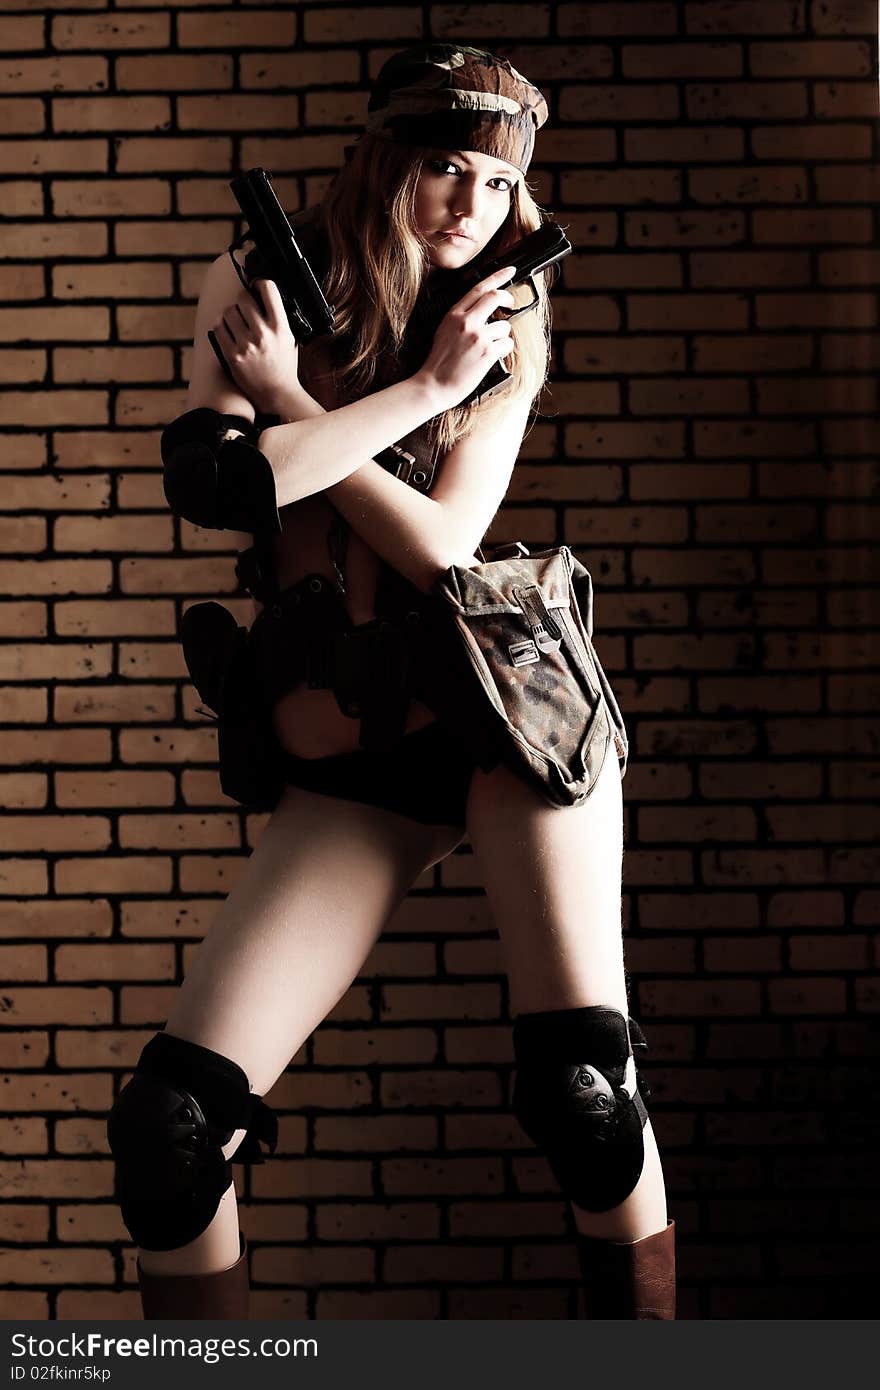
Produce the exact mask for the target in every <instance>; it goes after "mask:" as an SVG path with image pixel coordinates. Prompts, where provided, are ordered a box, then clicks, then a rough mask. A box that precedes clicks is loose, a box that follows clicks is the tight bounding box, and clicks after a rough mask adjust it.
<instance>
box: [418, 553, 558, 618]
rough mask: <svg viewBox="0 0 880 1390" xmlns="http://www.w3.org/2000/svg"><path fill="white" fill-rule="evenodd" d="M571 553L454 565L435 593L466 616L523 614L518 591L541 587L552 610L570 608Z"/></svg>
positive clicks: (439, 583) (435, 587) (542, 554)
mask: <svg viewBox="0 0 880 1390" xmlns="http://www.w3.org/2000/svg"><path fill="white" fill-rule="evenodd" d="M571 558H572V556H571V551H570V550H569V549H568V547H567V546H564V545H563V546H560V547H559V549H557V550H546V551H543V552H541V553H539V554H537V555H529V556H524V555H518V556H511V557H510V558H509V559H506V560H489V561H487V562H486V563H485V564H483V565H477V566H475V567H474V568H472V569H467V568H465V567H464V566H462V565H451V566H450V567H449V569H448V570H446V572H445V573H444V574H442V575H441V576H440V577H439V579H438V580H437V582H436V584H435V586H434V592H435V593H436V594H437V595H438V596H439V597H442V598H444V599H445V600H446V601H447V602H448V603H451V604H453V605H454V607H456V608H458V609H459V610H460V611H461V612H462V613H464V614H467V613H470V614H473V615H475V616H476V615H478V614H483V613H520V612H521V611H522V610H521V608H520V605H519V604H518V603H517V601H516V599H515V597H514V592H513V591H514V589H516V588H528V587H529V586H530V585H532V584H536V585H538V587H539V588H540V590H541V596H542V598H543V600H544V603H545V604H546V606H547V607H548V608H567V607H568V606H569V604H570V602H571V586H570V575H571Z"/></svg>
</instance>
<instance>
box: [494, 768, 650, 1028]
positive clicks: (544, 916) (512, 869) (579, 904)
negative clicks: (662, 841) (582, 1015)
mask: <svg viewBox="0 0 880 1390" xmlns="http://www.w3.org/2000/svg"><path fill="white" fill-rule="evenodd" d="M467 819H468V832H469V834H470V839H471V845H472V847H473V851H474V854H475V856H476V858H477V862H478V867H479V870H480V873H481V877H482V881H483V884H484V887H485V890H486V896H487V898H488V899H489V905H490V908H491V912H492V916H493V919H494V922H495V925H496V927H497V930H498V934H499V936H500V938H501V944H502V949H503V952H504V956H505V963H506V966H507V971H508V978H509V981H510V995H511V1007H512V1010H513V1012H514V1013H516V1014H519V1013H527V1012H532V1011H535V1010H543V1009H564V1008H577V1007H580V1006H583V1005H586V1004H610V1005H611V1006H612V1007H613V1008H617V1009H620V1011H621V1012H622V1013H626V1012H627V1005H626V982H625V976H624V963H623V937H622V927H621V870H622V862H623V796H622V789H621V780H620V769H619V765H618V761H617V758H616V756H615V754H614V750H613V748H611V749H609V751H608V753H607V755H606V758H605V762H604V764H603V767H602V771H601V773H600V774H599V777H598V778H597V780H596V783H595V784H594V786H593V790H592V791H591V792H590V795H589V796H588V797H587V799H586V801H585V802H583V803H582V804H581V805H579V806H567V807H554V806H551V805H550V804H549V803H548V802H546V801H545V800H544V798H543V797H542V796H541V795H540V793H539V792H537V791H535V790H533V788H532V787H531V786H529V785H528V784H527V783H526V782H525V781H524V780H523V779H522V778H520V777H517V776H516V775H515V774H514V773H512V772H511V771H510V770H509V769H508V768H506V767H505V766H503V765H501V766H499V767H497V768H495V770H494V771H492V772H490V773H484V772H482V771H480V770H479V769H478V770H477V772H476V773H475V775H474V779H473V782H472V783H471V789H470V797H469V801H468V810H467Z"/></svg>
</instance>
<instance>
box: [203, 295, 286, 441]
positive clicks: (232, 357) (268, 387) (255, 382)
mask: <svg viewBox="0 0 880 1390" xmlns="http://www.w3.org/2000/svg"><path fill="white" fill-rule="evenodd" d="M252 283H253V287H254V289H255V290H256V292H257V294H258V295H259V296H260V298H261V300H262V301H263V305H264V306H265V316H264V315H263V314H261V313H260V310H259V307H258V305H257V302H256V300H255V299H254V297H253V295H252V294H250V293H249V292H248V290H246V289H245V287H244V286H242V288H241V293H240V294H239V296H238V298H237V299H236V301H235V303H234V304H230V306H229V308H228V309H227V310H226V311H225V313H224V314H223V317H222V318H221V319H219V320H218V322H217V323H216V324H215V325H214V333H215V334H216V336H217V342H218V344H219V346H220V348H221V350H222V352H223V356H224V357H225V359H226V362H227V365H228V367H229V370H230V372H231V373H232V376H233V377H234V379H235V383H236V385H237V386H238V387H239V388H240V390H241V391H243V392H244V394H245V395H246V396H247V398H248V400H249V401H250V402H251V403H252V404H253V406H254V408H255V409H256V410H258V411H260V412H262V413H265V414H274V413H276V412H277V413H283V408H284V403H285V402H286V401H288V400H289V399H290V398H292V397H293V396H295V395H296V394H297V393H298V392H300V391H301V387H300V384H299V375H298V371H299V347H298V345H297V341H296V339H295V338H294V336H293V332H292V330H291V327H290V322H289V320H288V317H287V312H286V310H285V308H284V304H283V302H282V299H281V294H280V292H279V290H278V286H277V285H276V283H275V281H274V280H254V281H253V282H252Z"/></svg>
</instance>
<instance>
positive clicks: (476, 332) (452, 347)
mask: <svg viewBox="0 0 880 1390" xmlns="http://www.w3.org/2000/svg"><path fill="white" fill-rule="evenodd" d="M514 269H515V267H514V266H511V265H508V266H503V267H502V269H501V270H496V271H495V273H494V275H488V276H487V277H486V279H485V280H479V281H478V282H477V284H476V285H472V286H471V288H470V289H469V290H468V292H467V294H465V295H463V296H462V298H461V299H460V300H459V301H458V303H457V304H453V306H452V308H451V309H450V310H449V312H448V313H447V314H446V315H445V316H444V317H443V318H442V319H441V320H440V323H439V324H438V326H437V331H436V332H435V334H434V341H433V343H432V345H431V351H430V352H429V353H428V356H427V359H426V360H425V362H424V364H423V365H422V366H421V367H420V368H419V371H418V372H417V373H416V375H417V376H418V377H420V378H421V379H422V380H424V381H425V382H426V383H427V384H428V385H429V386H430V387H431V388H432V390H433V391H434V392H435V394H436V395H437V398H438V400H440V401H442V402H443V404H442V405H441V407H440V409H441V410H451V409H452V407H453V406H455V405H458V403H459V401H463V400H464V399H465V397H466V396H469V395H470V393H471V391H473V389H474V387H476V386H478V385H479V384H480V382H481V381H482V380H483V377H484V376H485V375H486V373H487V372H488V370H489V368H490V367H491V366H492V364H493V363H494V362H498V361H500V359H501V358H502V357H506V356H508V354H509V353H510V352H511V351H512V350H513V334H512V333H511V329H510V324H509V323H508V321H507V320H506V319H493V320H492V321H491V322H488V320H489V316H490V314H493V313H494V312H495V310H496V309H499V308H504V307H508V308H513V307H514V305H515V303H516V300H515V298H514V296H513V294H512V292H511V291H510V290H506V289H502V286H503V285H505V284H506V283H507V282H508V281H509V280H511V279H512V278H513V275H514Z"/></svg>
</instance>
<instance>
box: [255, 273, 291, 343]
mask: <svg viewBox="0 0 880 1390" xmlns="http://www.w3.org/2000/svg"><path fill="white" fill-rule="evenodd" d="M254 289H255V290H256V291H257V293H258V295H259V296H260V299H261V300H262V301H263V309H264V318H265V320H266V322H267V323H268V325H269V327H270V328H271V329H272V331H273V332H275V333H277V332H278V331H279V329H281V328H283V327H284V324H285V322H286V320H287V311H286V309H285V308H284V300H283V299H282V298H281V291H280V290H279V288H278V286H277V285H276V283H275V281H274V280H255V281H254Z"/></svg>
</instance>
